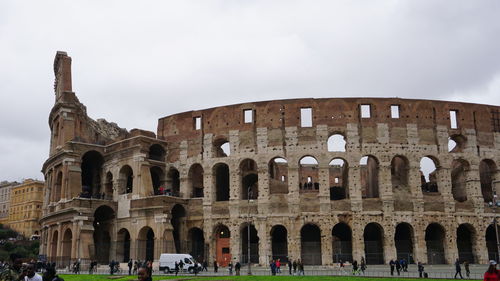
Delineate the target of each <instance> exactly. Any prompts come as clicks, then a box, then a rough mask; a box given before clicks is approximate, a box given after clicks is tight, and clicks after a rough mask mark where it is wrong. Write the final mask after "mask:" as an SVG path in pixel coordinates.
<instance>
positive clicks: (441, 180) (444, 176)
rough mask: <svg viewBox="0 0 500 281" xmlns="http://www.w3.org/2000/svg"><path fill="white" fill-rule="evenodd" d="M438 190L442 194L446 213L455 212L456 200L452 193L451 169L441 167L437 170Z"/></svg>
mask: <svg viewBox="0 0 500 281" xmlns="http://www.w3.org/2000/svg"><path fill="white" fill-rule="evenodd" d="M436 177H437V182H438V190H439V191H440V192H441V195H442V196H443V201H444V211H445V212H446V213H454V212H455V200H454V199H453V195H452V193H451V171H450V168H449V167H439V168H437V170H436Z"/></svg>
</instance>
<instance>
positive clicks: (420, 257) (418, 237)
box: [413, 223, 428, 263]
mask: <svg viewBox="0 0 500 281" xmlns="http://www.w3.org/2000/svg"><path fill="white" fill-rule="evenodd" d="M413 233H414V237H413V240H414V241H413V256H414V260H415V263H418V262H422V263H427V262H428V261H427V245H426V243H425V225H423V224H421V223H419V224H418V225H417V224H415V225H414V228H413Z"/></svg>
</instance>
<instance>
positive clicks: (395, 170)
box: [391, 156, 410, 192]
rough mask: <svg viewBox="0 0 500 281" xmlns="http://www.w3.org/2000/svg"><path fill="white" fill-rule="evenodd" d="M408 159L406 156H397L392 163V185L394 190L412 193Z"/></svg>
mask: <svg viewBox="0 0 500 281" xmlns="http://www.w3.org/2000/svg"><path fill="white" fill-rule="evenodd" d="M409 169H410V167H409V163H408V159H406V157H404V156H395V157H394V158H392V161H391V183H392V188H393V190H404V191H406V192H408V191H410V190H409V186H408V171H409Z"/></svg>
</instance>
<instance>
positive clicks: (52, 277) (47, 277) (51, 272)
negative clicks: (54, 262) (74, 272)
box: [42, 266, 64, 281]
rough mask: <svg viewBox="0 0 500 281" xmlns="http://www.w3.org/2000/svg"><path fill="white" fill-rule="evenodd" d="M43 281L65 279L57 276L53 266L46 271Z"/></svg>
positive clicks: (61, 280)
mask: <svg viewBox="0 0 500 281" xmlns="http://www.w3.org/2000/svg"><path fill="white" fill-rule="evenodd" d="M42 279H43V281H64V279H62V278H61V277H59V276H58V275H57V274H56V269H55V268H53V267H51V266H49V267H47V268H46V269H45V273H44V274H43V277H42Z"/></svg>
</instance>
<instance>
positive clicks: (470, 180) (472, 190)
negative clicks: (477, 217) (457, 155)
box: [465, 163, 484, 214]
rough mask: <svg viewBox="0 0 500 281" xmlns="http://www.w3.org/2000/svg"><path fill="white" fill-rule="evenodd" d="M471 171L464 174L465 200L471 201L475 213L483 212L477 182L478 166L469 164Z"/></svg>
mask: <svg viewBox="0 0 500 281" xmlns="http://www.w3.org/2000/svg"><path fill="white" fill-rule="evenodd" d="M470 165H471V169H470V170H469V171H467V172H466V174H465V190H466V192H467V199H468V200H471V201H472V204H473V205H474V209H475V210H476V213H479V214H481V213H483V212H484V199H483V194H482V191H481V181H480V180H479V166H478V165H477V164H476V163H471V164H470Z"/></svg>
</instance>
